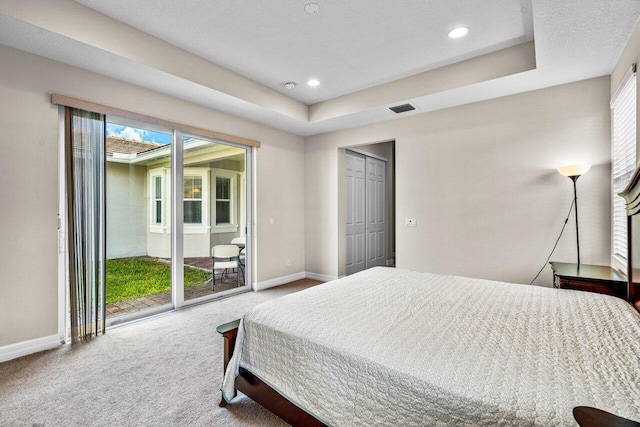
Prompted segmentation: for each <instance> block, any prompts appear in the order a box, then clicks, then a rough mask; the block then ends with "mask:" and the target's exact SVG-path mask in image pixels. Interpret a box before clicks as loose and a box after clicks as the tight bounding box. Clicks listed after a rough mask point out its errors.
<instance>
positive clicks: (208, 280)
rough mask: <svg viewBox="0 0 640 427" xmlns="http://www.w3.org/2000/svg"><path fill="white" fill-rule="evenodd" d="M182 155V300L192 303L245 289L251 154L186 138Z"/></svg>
mask: <svg viewBox="0 0 640 427" xmlns="http://www.w3.org/2000/svg"><path fill="white" fill-rule="evenodd" d="M183 153H184V156H183V183H184V184H183V189H182V194H183V210H184V215H183V218H184V222H183V230H184V239H183V257H184V300H185V301H191V300H196V299H201V298H202V297H206V296H209V295H212V294H218V293H222V292H226V291H233V290H234V289H238V288H243V287H244V286H246V285H247V280H246V274H245V272H246V269H247V267H246V234H245V228H246V223H245V218H246V208H247V203H246V189H245V186H246V179H245V174H246V164H247V159H246V157H247V150H246V149H245V148H241V147H237V146H232V145H228V144H221V143H219V142H216V141H211V140H206V139H203V138H200V137H195V136H184V137H183ZM203 274H205V277H203Z"/></svg>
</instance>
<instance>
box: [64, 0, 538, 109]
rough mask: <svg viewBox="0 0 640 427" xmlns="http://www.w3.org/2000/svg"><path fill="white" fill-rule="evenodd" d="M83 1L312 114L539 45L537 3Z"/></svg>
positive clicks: (524, 0) (440, 0)
mask: <svg viewBox="0 0 640 427" xmlns="http://www.w3.org/2000/svg"><path fill="white" fill-rule="evenodd" d="M76 1H77V2H78V3H81V4H83V5H85V6H88V7H90V8H92V9H94V10H97V11H99V12H101V13H103V14H105V15H108V16H110V17H112V18H115V19H117V20H118V21H121V22H124V23H126V24H129V25H131V26H133V27H135V28H139V29H141V30H142V31H144V32H146V33H148V34H151V35H153V36H155V37H158V38H159V39H162V40H164V41H167V42H169V43H171V44H173V45H175V46H178V47H180V48H181V49H184V50H187V51H189V52H191V53H194V54H196V55H198V56H201V57H202V58H205V59H207V60H209V61H211V62H214V63H216V64H218V65H222V66H223V67H225V68H228V69H230V70H232V71H235V72H237V73H239V74H242V75H244V76H246V77H249V78H250V79H252V80H255V81H257V82H259V83H262V84H263V85H265V86H268V87H270V88H273V89H276V90H279V91H281V92H283V93H286V94H287V95H288V96H291V97H293V98H295V99H298V100H300V101H302V102H304V103H306V104H313V103H316V102H319V101H324V100H327V99H330V98H334V97H336V96H339V95H344V94H347V93H351V92H355V91H357V90H361V89H366V88H368V87H371V86H375V85H379V84H381V83H386V82H389V81H392V80H396V79H399V78H402V77H407V76H410V75H413V74H417V73H419V72H423V71H426V70H429V69H433V68H437V67H440V66H443V65H447V64H450V63H453V62H457V61H460V60H462V59H466V58H470V57H474V56H478V55H480V54H482V53H487V52H491V51H494V50H498V49H501V48H504V47H509V46H513V45H516V44H520V43H523V42H525V41H530V40H532V39H533V22H532V13H531V0H490V1H489V0H482V1H478V0H456V1H451V0H437V1H433V0H431V1H425V0H413V1H389V0H347V1H345V0H309V1H315V2H316V3H317V4H318V5H319V6H320V11H319V12H318V13H316V14H314V15H310V14H308V13H306V12H305V10H304V6H305V4H306V3H307V2H306V1H304V0H302V1H301V0H277V1H274V0H217V1H197V0H190V1H180V2H176V1H175V0H133V1H132V0H111V1H103V0H76ZM458 25H464V26H467V27H469V28H470V29H471V32H470V34H469V36H467V37H465V38H463V39H458V40H452V39H449V38H448V37H447V32H448V30H449V29H451V28H453V27H456V26H458ZM310 78H317V79H318V80H319V81H320V82H321V86H319V87H316V88H311V87H309V86H307V85H306V82H307V81H308V80H309V79H310ZM287 81H294V82H296V83H298V86H297V87H296V88H294V89H292V90H287V89H284V87H283V83H284V82H287Z"/></svg>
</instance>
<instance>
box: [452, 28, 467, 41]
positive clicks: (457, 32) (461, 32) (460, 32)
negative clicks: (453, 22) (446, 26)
mask: <svg viewBox="0 0 640 427" xmlns="http://www.w3.org/2000/svg"><path fill="white" fill-rule="evenodd" d="M467 34H469V28H467V27H456V28H454V29H452V30H450V31H449V33H448V34H447V35H448V36H449V38H450V39H459V38H460V37H464V36H466V35H467Z"/></svg>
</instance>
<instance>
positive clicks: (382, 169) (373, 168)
mask: <svg viewBox="0 0 640 427" xmlns="http://www.w3.org/2000/svg"><path fill="white" fill-rule="evenodd" d="M365 173H366V177H367V178H366V192H367V193H366V199H365V200H366V206H367V210H366V223H367V226H366V228H367V230H366V231H367V238H366V246H367V253H366V268H371V267H376V266H384V265H385V264H386V248H387V243H386V238H385V227H386V219H385V218H386V212H385V206H386V205H385V176H386V162H384V161H383V160H379V159H375V158H373V157H366V168H365Z"/></svg>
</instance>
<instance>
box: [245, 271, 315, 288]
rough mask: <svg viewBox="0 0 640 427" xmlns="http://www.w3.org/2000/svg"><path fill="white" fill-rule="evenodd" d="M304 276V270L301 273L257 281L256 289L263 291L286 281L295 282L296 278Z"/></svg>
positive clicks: (299, 278)
mask: <svg viewBox="0 0 640 427" xmlns="http://www.w3.org/2000/svg"><path fill="white" fill-rule="evenodd" d="M304 278H305V273H304V271H302V272H300V273H294V274H289V275H288V276H282V277H276V278H275V279H269V280H265V281H263V282H256V284H255V290H256V291H261V290H263V289H268V288H273V287H274V286H280V285H284V284H285V283H289V282H293V281H295V280H301V279H304Z"/></svg>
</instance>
